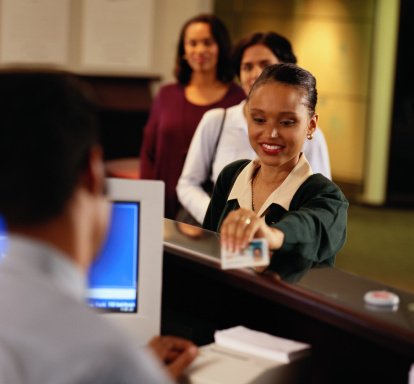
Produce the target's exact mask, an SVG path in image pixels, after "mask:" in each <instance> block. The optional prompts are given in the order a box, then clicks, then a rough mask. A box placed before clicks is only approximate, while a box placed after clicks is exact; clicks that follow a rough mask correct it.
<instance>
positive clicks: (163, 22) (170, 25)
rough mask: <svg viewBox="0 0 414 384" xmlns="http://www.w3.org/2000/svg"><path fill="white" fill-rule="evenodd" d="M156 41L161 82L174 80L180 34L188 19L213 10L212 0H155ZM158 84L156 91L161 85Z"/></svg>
mask: <svg viewBox="0 0 414 384" xmlns="http://www.w3.org/2000/svg"><path fill="white" fill-rule="evenodd" d="M154 1H156V7H155V9H156V11H155V43H154V67H155V68H154V70H155V72H157V73H159V74H160V75H161V77H162V80H161V83H166V82H169V81H173V80H174V76H173V68H174V61H175V52H176V47H177V42H178V35H179V33H180V30H181V27H182V25H183V24H184V22H185V21H186V20H188V19H189V18H191V17H193V16H195V15H197V14H198V13H202V12H212V9H213V1H212V0H174V1H171V0H154ZM159 85H160V84H157V85H156V86H155V88H154V92H155V91H156V89H157V88H158V87H159Z"/></svg>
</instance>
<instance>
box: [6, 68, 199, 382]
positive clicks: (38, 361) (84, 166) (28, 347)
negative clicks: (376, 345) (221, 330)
mask: <svg viewBox="0 0 414 384" xmlns="http://www.w3.org/2000/svg"><path fill="white" fill-rule="evenodd" d="M0 116H1V125H0V174H1V178H2V179H1V184H2V185H1V188H0V214H1V215H4V218H5V219H6V223H7V230H8V234H9V251H8V253H7V256H6V257H5V258H4V259H3V260H2V261H1V264H0V307H1V308H2V311H1V312H0V382H1V383H15V384H18V383H43V384H47V383H50V384H52V383H62V384H64V383H67V384H69V383H89V384H92V383H100V384H103V383H125V384H127V383H169V382H171V377H172V378H174V377H178V376H179V375H180V373H181V372H182V371H183V370H184V368H186V367H187V365H188V364H189V363H190V362H191V361H192V360H193V359H194V357H195V355H196V354H197V348H196V347H195V346H194V345H193V344H192V343H191V342H189V341H187V340H183V339H180V338H175V337H168V336H167V337H155V338H154V339H152V341H151V342H150V348H149V349H150V350H151V351H152V352H153V353H152V354H151V353H148V352H149V351H145V350H144V349H142V348H139V347H138V346H137V345H134V344H133V342H131V341H130V340H127V339H126V338H125V336H124V335H123V334H121V333H120V332H119V331H117V330H116V329H114V328H113V327H112V326H110V324H108V323H107V320H105V319H104V318H102V317H100V316H99V315H97V314H95V313H94V312H93V311H92V309H90V308H88V307H87V306H86V304H85V295H86V273H87V270H88V268H89V266H90V265H91V263H92V261H93V259H94V257H95V255H96V253H97V252H98V250H99V249H100V246H101V244H102V241H103V240H104V238H105V236H106V230H107V227H108V223H109V215H110V203H109V201H108V199H107V197H106V196H105V176H104V165H103V159H102V150H101V147H100V145H99V144H98V129H97V124H96V121H97V115H96V110H95V107H94V105H93V102H92V100H91V99H90V97H89V93H88V92H87V91H86V90H85V89H84V87H83V86H81V85H80V83H79V81H78V80H76V79H75V78H73V77H72V76H70V75H67V74H66V75H65V74H61V73H46V72H2V73H0ZM152 355H154V356H157V357H158V359H154V358H153V356H152ZM157 360H158V361H159V362H158V361H157ZM161 363H165V368H166V369H164V368H163V367H162V364H161ZM168 373H170V375H168Z"/></svg>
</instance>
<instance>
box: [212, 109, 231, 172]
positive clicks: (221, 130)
mask: <svg viewBox="0 0 414 384" xmlns="http://www.w3.org/2000/svg"><path fill="white" fill-rule="evenodd" d="M226 113H227V108H224V113H223V118H222V119H221V124H220V129H219V132H218V135H217V139H216V145H215V146H214V152H213V157H212V158H211V161H210V169H209V172H208V174H207V175H208V176H207V180H211V175H212V173H213V163H214V160H215V159H216V153H217V147H218V145H219V142H220V138H221V133H222V132H223V126H224V120H226Z"/></svg>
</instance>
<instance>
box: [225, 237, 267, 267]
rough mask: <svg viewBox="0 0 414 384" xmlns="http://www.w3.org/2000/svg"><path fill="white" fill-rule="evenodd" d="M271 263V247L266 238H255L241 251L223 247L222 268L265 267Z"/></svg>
mask: <svg viewBox="0 0 414 384" xmlns="http://www.w3.org/2000/svg"><path fill="white" fill-rule="evenodd" d="M266 265H269V249H268V245H267V240H266V239H254V240H252V241H251V242H250V243H249V245H248V247H247V248H246V249H244V250H243V251H240V252H229V251H228V250H226V249H224V248H221V268H222V269H233V268H242V267H263V266H266Z"/></svg>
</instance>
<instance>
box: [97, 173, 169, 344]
mask: <svg viewBox="0 0 414 384" xmlns="http://www.w3.org/2000/svg"><path fill="white" fill-rule="evenodd" d="M107 186H108V197H109V199H110V200H111V201H112V202H139V203H140V209H139V211H140V212H139V215H140V217H139V220H140V223H139V231H140V233H139V260H138V285H137V286H138V311H137V312H136V313H134V312H133V313H128V312H125V313H113V312H110V313H103V314H102V316H105V317H106V318H107V319H108V320H109V321H111V322H113V323H114V324H115V325H116V326H117V327H119V328H121V329H122V330H123V331H125V332H127V334H128V336H129V337H132V338H133V340H134V342H135V343H137V344H138V345H145V344H146V343H147V342H148V341H149V340H150V339H151V337H153V336H155V335H159V334H160V328H161V296H162V257H163V231H164V224H163V223H164V183H163V182H162V181H159V180H133V179H118V178H107Z"/></svg>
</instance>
